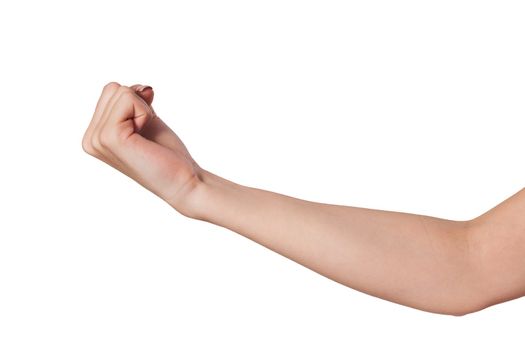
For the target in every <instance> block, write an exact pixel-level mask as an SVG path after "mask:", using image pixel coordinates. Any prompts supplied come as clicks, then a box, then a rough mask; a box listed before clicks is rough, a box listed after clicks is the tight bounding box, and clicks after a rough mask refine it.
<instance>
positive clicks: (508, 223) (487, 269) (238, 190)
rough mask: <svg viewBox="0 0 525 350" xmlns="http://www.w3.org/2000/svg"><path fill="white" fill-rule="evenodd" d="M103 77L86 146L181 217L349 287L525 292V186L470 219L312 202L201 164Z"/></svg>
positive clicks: (136, 99)
mask: <svg viewBox="0 0 525 350" xmlns="http://www.w3.org/2000/svg"><path fill="white" fill-rule="evenodd" d="M143 89H144V88H143V87H142V88H141V87H140V86H135V87H131V88H127V87H122V86H120V85H118V84H115V83H113V84H109V85H107V86H106V88H105V89H104V91H103V93H102V96H101V98H100V100H99V104H98V105H97V109H96V111H95V114H94V116H93V121H92V123H91V124H90V126H89V127H88V130H87V131H86V134H85V136H84V140H83V147H84V149H85V150H86V151H87V152H88V153H90V154H92V155H94V156H96V157H97V158H99V159H101V160H103V161H105V162H107V163H108V164H110V165H112V166H114V167H115V168H117V169H118V170H120V171H122V172H123V173H125V174H126V175H128V176H130V177H132V178H133V179H135V180H136V181H137V182H139V183H140V184H142V185H143V186H144V187H146V188H148V189H149V190H151V191H152V192H154V193H156V194H157V195H159V197H161V198H162V199H164V200H165V201H166V202H168V203H169V204H170V205H171V206H172V207H173V208H175V209H176V210H177V211H179V212H180V213H182V214H183V215H185V216H188V217H191V218H195V219H199V220H204V221H208V222H211V223H213V224H216V225H220V226H223V227H226V228H228V229H231V230H232V231H235V232H237V233H239V234H241V235H243V236H246V237H248V238H250V239H251V240H253V241H255V242H257V243H260V244H262V245H264V246H266V247H268V248H270V249H272V250H274V251H276V252H278V253H280V254H282V255H284V256H286V257H288V258H290V259H292V260H294V261H296V262H298V263H300V264H302V265H304V266H306V267H308V268H310V269H312V270H314V271H317V272H318V273H320V274H322V275H325V276H327V277H329V278H331V279H333V280H335V281H338V282H340V283H342V284H344V285H346V286H348V287H351V288H354V289H356V290H360V291H363V292H365V293H368V294H371V295H375V296H378V297H380V298H383V299H386V300H390V301H393V302H396V303H400V304H404V305H407V306H410V307H414V308H418V309H421V310H426V311H431V312H437V313H445V314H451V315H463V314H466V313H469V312H473V311H477V310H480V309H482V308H485V307H487V306H489V305H492V304H494V303H498V302H501V301H504V300H509V299H512V298H516V297H519V296H521V295H523V294H525V263H523V256H524V254H525V239H524V237H525V216H524V215H523V213H525V192H523V191H521V192H520V193H518V194H517V195H515V196H513V197H512V198H510V199H509V200H507V201H505V202H504V203H502V204H501V205H500V206H498V207H496V208H494V209H493V210H491V211H489V212H487V213H486V214H484V215H482V216H480V217H478V218H476V219H473V220H469V221H451V220H445V219H440V218H435V217H430V216H423V215H416V214H408V213H400V212H391V211H381V210H373V209H364V208H356V207H349V206H342V205H331V204H323V203H315V202H309V201H305V200H300V199H297V198H292V197H288V196H285V195H281V194H277V193H273V192H269V191H264V190H261V189H256V188H252V187H246V186H242V185H239V184H236V183H234V182H231V181H228V180H226V179H223V178H221V177H219V176H217V175H215V174H213V173H211V172H209V171H206V170H204V169H202V168H201V167H200V166H199V165H198V164H197V163H196V162H195V161H194V160H193V159H192V158H191V156H190V155H189V152H188V151H187V150H186V148H185V147H184V145H183V144H182V142H181V141H180V139H179V138H178V137H177V136H176V135H175V133H173V131H171V130H170V129H169V128H168V127H167V126H166V125H165V124H164V123H163V122H162V121H161V120H160V119H159V118H158V117H157V116H156V115H155V113H154V112H153V109H152V108H151V101H152V99H153V93H152V91H151V90H150V89H146V90H144V91H139V90H143Z"/></svg>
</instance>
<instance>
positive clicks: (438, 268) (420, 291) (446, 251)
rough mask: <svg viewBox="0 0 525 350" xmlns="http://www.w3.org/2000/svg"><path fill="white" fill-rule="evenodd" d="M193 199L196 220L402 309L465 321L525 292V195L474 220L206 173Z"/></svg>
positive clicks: (510, 200) (514, 198)
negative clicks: (306, 194) (369, 205)
mask: <svg viewBox="0 0 525 350" xmlns="http://www.w3.org/2000/svg"><path fill="white" fill-rule="evenodd" d="M193 195H194V196H195V197H196V198H198V199H197V202H198V205H197V206H196V207H195V210H196V211H195V213H194V217H196V218H199V219H201V220H205V221H209V222H211V223H214V224H217V225H220V226H223V227H226V228H228V229H231V230H233V231H235V232H238V233H240V234H242V235H243V236H246V237H248V238H250V239H252V240H254V241H256V242H257V243H260V244H262V245H264V246H266V247H268V248H270V249H272V250H274V251H276V252H278V253H280V254H282V255H284V256H286V257H288V258H290V259H292V260H294V261H296V262H298V263H300V264H302V265H304V266H306V267H308V268H310V269H312V270H314V271H316V272H318V273H320V274H322V275H324V276H327V277H329V278H331V279H333V280H335V281H338V282H340V283H342V284H344V285H346V286H348V287H351V288H353V289H356V290H360V291H362V292H365V293H368V294H371V295H374V296H377V297H380V298H383V299H386V300H390V301H393V302H396V303H399V304H403V305H407V306H410V307H414V308H418V309H421V310H426V311H431V312H436V313H444V314H451V315H463V314H466V313H470V312H474V311H478V310H480V309H483V308H485V307H487V306H489V305H492V304H494V303H497V302H501V301H504V300H508V299H512V298H516V297H519V296H521V295H523V294H524V292H525V288H524V287H525V275H524V274H525V263H524V261H525V260H524V257H525V255H524V254H525V216H524V215H523V213H525V191H522V192H520V194H519V195H516V196H514V197H513V198H511V199H509V200H508V201H506V202H505V203H503V204H502V205H500V206H499V207H498V208H496V209H494V210H493V211H491V212H489V213H487V214H485V215H484V216H482V217H480V218H478V219H474V220H469V221H451V220H445V219H440V218H435V217H429V216H423V215H415V214H408V213H401V212H391V211H382V210H373V209H365V208H356V207H349V206H342V205H331V204H323V203H314V202H309V201H305V200H300V199H296V198H292V197H288V196H284V195H281V194H277V193H273V192H268V191H264V190H260V189H255V188H250V187H245V186H241V185H238V184H235V183H233V182H230V181H228V180H225V179H223V178H221V177H218V176H216V175H214V174H211V173H209V172H207V171H204V172H203V175H202V181H201V184H200V185H199V187H198V188H197V189H196V191H195V192H194V193H193ZM520 213H521V215H520ZM520 221H521V222H520ZM520 273H521V274H520Z"/></svg>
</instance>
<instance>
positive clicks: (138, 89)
mask: <svg viewBox="0 0 525 350" xmlns="http://www.w3.org/2000/svg"><path fill="white" fill-rule="evenodd" d="M130 88H131V89H132V90H133V91H135V93H136V94H137V95H139V96H140V97H141V98H142V99H143V100H144V102H146V103H147V104H148V105H151V103H152V102H153V96H154V93H153V88H152V87H151V86H149V85H141V84H135V85H132V86H130Z"/></svg>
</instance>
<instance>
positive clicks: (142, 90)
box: [137, 85, 153, 92]
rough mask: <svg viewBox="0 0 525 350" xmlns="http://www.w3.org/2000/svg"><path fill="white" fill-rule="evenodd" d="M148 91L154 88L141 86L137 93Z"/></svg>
mask: <svg viewBox="0 0 525 350" xmlns="http://www.w3.org/2000/svg"><path fill="white" fill-rule="evenodd" d="M147 89H153V88H152V87H151V86H149V85H141V86H140V87H139V88H138V89H137V91H138V92H144V91H145V90H147Z"/></svg>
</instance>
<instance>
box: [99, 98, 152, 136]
mask: <svg viewBox="0 0 525 350" xmlns="http://www.w3.org/2000/svg"><path fill="white" fill-rule="evenodd" d="M113 101H114V102H113ZM112 102H113V103H112V105H111V110H110V112H109V113H108V116H107V117H106V121H105V126H104V127H105V128H111V129H117V130H118V131H119V132H120V133H123V134H124V137H126V136H129V135H131V134H132V133H138V132H140V130H142V128H143V127H144V125H146V124H147V122H148V121H149V120H151V118H152V117H153V114H154V113H153V111H152V109H151V107H150V106H149V105H148V104H147V103H146V102H145V101H144V100H143V99H142V98H141V97H139V96H138V95H137V94H136V93H135V92H134V91H133V90H132V89H131V88H121V89H119V91H118V92H117V93H116V95H115V96H114V97H113V98H112ZM110 103H111V102H110Z"/></svg>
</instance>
